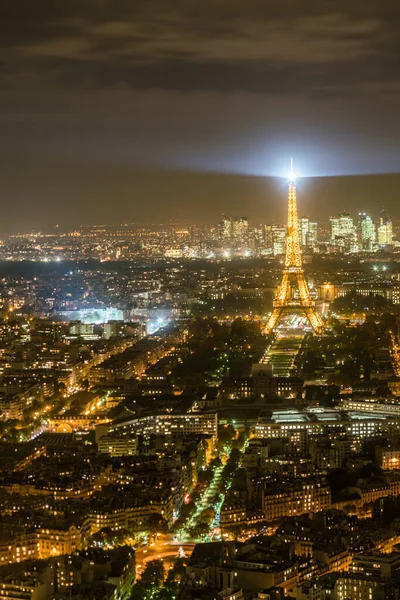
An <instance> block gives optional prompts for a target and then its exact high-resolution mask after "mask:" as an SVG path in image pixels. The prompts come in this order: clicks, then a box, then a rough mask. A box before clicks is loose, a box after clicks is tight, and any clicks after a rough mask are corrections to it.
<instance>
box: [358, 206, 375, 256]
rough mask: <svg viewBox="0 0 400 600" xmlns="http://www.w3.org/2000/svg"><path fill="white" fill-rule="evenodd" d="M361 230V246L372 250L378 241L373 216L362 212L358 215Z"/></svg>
mask: <svg viewBox="0 0 400 600" xmlns="http://www.w3.org/2000/svg"><path fill="white" fill-rule="evenodd" d="M358 219H359V230H360V234H361V247H362V249H363V250H366V251H371V250H373V249H374V245H375V242H376V228H375V223H374V222H373V220H372V218H371V217H370V216H369V215H367V213H365V212H362V213H360V214H359V215H358Z"/></svg>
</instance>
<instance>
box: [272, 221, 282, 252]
mask: <svg viewBox="0 0 400 600" xmlns="http://www.w3.org/2000/svg"><path fill="white" fill-rule="evenodd" d="M271 230H272V252H273V255H274V256H279V255H280V254H284V253H285V244H286V227H282V225H272V227H271Z"/></svg>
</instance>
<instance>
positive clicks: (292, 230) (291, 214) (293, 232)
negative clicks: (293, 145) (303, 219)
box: [285, 158, 302, 269]
mask: <svg viewBox="0 0 400 600" xmlns="http://www.w3.org/2000/svg"><path fill="white" fill-rule="evenodd" d="M288 183H289V197H288V224H287V234H286V255H285V268H286V269H302V260H301V250H300V238H299V224H298V218H297V199H296V175H295V173H294V170H293V158H292V159H291V169H290V174H289V182H288Z"/></svg>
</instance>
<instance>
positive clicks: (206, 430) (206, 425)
mask: <svg viewBox="0 0 400 600" xmlns="http://www.w3.org/2000/svg"><path fill="white" fill-rule="evenodd" d="M217 429H218V416H217V414H216V413H205V414H197V413H189V414H185V415H179V414H173V413H172V414H167V415H166V414H163V415H152V416H148V417H139V418H137V419H130V420H129V421H123V422H122V423H115V424H113V425H110V426H109V427H108V431H109V432H113V433H118V435H120V436H123V435H127V436H131V435H143V436H144V437H149V436H152V435H165V436H182V435H191V434H202V435H208V436H210V437H212V438H216V436H217Z"/></svg>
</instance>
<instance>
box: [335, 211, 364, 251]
mask: <svg viewBox="0 0 400 600" xmlns="http://www.w3.org/2000/svg"><path fill="white" fill-rule="evenodd" d="M329 220H330V225H331V244H332V245H333V246H337V247H339V248H341V249H343V250H345V251H347V252H356V251H357V250H358V244H357V235H356V228H355V226H354V221H353V218H352V217H351V216H350V214H349V213H348V212H342V213H339V214H338V215H337V216H336V217H331V218H330V219H329Z"/></svg>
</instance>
